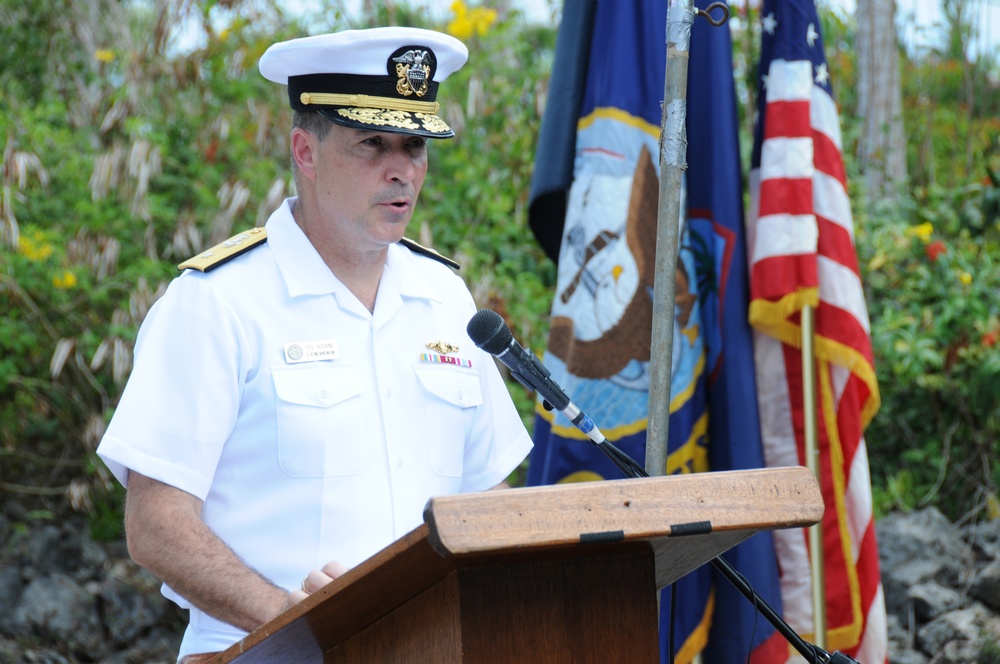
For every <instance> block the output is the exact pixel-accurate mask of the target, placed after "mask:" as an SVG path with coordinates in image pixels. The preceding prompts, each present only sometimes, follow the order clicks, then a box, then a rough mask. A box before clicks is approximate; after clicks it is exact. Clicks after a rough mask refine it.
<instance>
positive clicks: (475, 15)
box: [446, 0, 497, 39]
mask: <svg viewBox="0 0 1000 664" xmlns="http://www.w3.org/2000/svg"><path fill="white" fill-rule="evenodd" d="M451 12H452V13H453V14H454V15H455V19H454V20H453V21H452V22H451V23H449V24H448V27H447V28H446V30H447V31H448V34H450V35H451V36H452V37H455V38H456V39H468V38H470V37H471V36H472V35H473V34H477V35H479V36H480V37H482V36H483V35H485V34H486V32H487V30H489V28H490V26H491V25H493V23H494V22H495V21H496V20H497V10H495V9H484V8H483V7H474V8H472V9H471V10H470V9H469V7H468V6H467V5H466V4H465V3H464V2H462V0H455V2H453V3H451Z"/></svg>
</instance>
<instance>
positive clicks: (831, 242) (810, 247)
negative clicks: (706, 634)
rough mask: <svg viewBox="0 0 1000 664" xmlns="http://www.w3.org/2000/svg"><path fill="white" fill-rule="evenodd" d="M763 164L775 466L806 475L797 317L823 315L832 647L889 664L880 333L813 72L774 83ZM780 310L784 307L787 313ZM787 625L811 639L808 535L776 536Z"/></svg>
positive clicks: (822, 419) (764, 333) (760, 245)
mask: <svg viewBox="0 0 1000 664" xmlns="http://www.w3.org/2000/svg"><path fill="white" fill-rule="evenodd" d="M764 93H766V95H767V96H766V107H765V117H764V118H763V122H764V142H763V144H762V146H761V159H760V161H761V165H760V168H759V169H755V170H754V171H753V172H752V173H751V176H750V187H751V189H750V191H751V203H750V210H749V214H748V233H747V240H748V253H749V260H750V273H751V278H750V293H751V324H752V325H753V326H754V328H755V330H756V332H755V350H754V356H755V363H756V372H757V387H758V402H759V408H760V420H761V429H762V431H761V433H762V436H763V440H764V447H765V457H766V459H767V464H768V465H769V466H784V465H793V464H802V465H804V464H805V459H804V455H803V418H802V358H801V351H800V350H799V347H800V344H801V326H800V317H799V311H800V310H801V307H802V305H803V304H809V305H811V306H813V307H814V308H815V314H816V318H815V320H816V336H815V347H816V366H817V371H816V373H817V421H818V428H819V448H820V456H821V460H820V467H821V477H820V484H821V487H822V489H823V494H824V499H825V501H826V507H827V509H826V514H825V516H824V519H823V528H824V564H825V587H826V597H827V605H826V613H827V639H826V643H827V649H828V650H830V651H833V650H842V651H844V652H845V653H847V654H849V655H851V656H853V657H855V658H856V659H858V660H859V661H861V662H865V663H870V662H886V661H887V660H888V645H887V636H886V616H885V605H884V601H883V597H882V586H881V580H880V574H879V566H878V548H877V544H876V541H875V522H874V519H873V516H872V500H871V481H870V476H869V469H868V455H867V451H866V448H865V440H864V436H863V432H864V428H865V426H866V425H867V423H868V420H870V418H871V416H872V415H873V414H874V411H875V410H876V409H877V408H878V388H877V385H876V383H875V379H874V375H875V374H874V368H873V356H872V346H871V335H870V328H869V322H868V311H867V308H866V306H865V299H864V292H863V289H862V284H861V275H860V271H859V268H858V261H857V254H856V252H855V247H854V232H853V225H854V224H853V219H852V216H851V209H850V199H849V197H848V195H847V189H846V177H845V173H844V166H843V159H842V154H841V138H840V124H839V117H838V113H837V109H836V105H835V104H834V102H833V100H832V99H831V98H830V96H829V95H828V94H827V93H826V91H825V90H823V89H822V88H821V87H819V86H817V85H814V83H813V63H812V62H809V61H785V60H774V61H772V62H771V65H770V68H769V70H768V73H767V78H766V87H765V90H764ZM779 302H780V303H782V304H781V305H780V306H779V304H778V303H779ZM775 539H776V547H777V550H778V558H779V563H780V566H781V573H782V578H781V583H782V603H783V608H784V617H785V619H786V620H787V621H788V622H789V624H790V625H791V626H792V627H793V628H794V629H795V630H796V631H797V632H799V633H800V634H803V635H805V636H807V637H808V636H811V635H812V632H813V615H812V595H811V593H812V591H811V575H810V569H809V557H808V546H807V541H806V534H805V531H801V530H796V531H787V530H786V531H778V532H776V533H775Z"/></svg>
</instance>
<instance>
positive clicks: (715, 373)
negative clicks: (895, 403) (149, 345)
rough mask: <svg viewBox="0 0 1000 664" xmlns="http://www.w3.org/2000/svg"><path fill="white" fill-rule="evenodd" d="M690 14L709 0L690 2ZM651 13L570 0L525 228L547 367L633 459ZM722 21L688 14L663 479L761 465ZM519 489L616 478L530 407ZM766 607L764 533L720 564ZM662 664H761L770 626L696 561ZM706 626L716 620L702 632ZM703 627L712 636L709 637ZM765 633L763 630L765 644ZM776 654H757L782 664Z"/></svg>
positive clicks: (655, 21)
mask: <svg viewBox="0 0 1000 664" xmlns="http://www.w3.org/2000/svg"><path fill="white" fill-rule="evenodd" d="M698 4H699V5H701V6H703V4H707V3H698ZM666 11H667V6H666V3H664V2H660V1H658V0H617V1H616V2H598V1H596V0H567V2H566V5H565V7H564V11H563V22H562V24H561V25H560V29H559V35H558V40H557V54H556V60H555V64H554V68H553V75H552V84H551V88H550V96H549V106H548V107H547V108H546V113H545V118H544V120H543V124H542V132H541V137H540V142H539V149H538V157H537V159H536V170H535V176H534V178H533V181H532V202H531V209H530V222H531V226H532V229H533V231H534V232H535V234H536V237H537V238H538V240H539V243H540V244H541V245H542V246H543V248H545V249H546V251H547V252H548V253H549V254H550V256H552V257H553V259H555V260H557V261H558V280H557V286H556V293H555V298H554V300H553V305H552V319H551V328H550V334H549V341H548V348H547V350H546V352H545V355H544V362H545V365H546V367H547V368H548V369H549V370H550V371H551V372H552V376H553V379H554V380H555V381H556V382H557V383H558V384H559V385H561V386H562V387H563V388H564V389H565V391H566V392H567V393H568V394H569V395H570V396H571V397H572V399H573V401H574V403H576V404H577V405H578V406H579V407H580V408H581V409H582V410H583V411H584V412H586V413H587V414H588V415H589V416H590V417H591V418H592V419H593V420H594V422H595V423H596V424H597V426H598V427H600V429H601V431H602V432H603V433H604V434H605V436H607V437H608V439H609V440H611V441H612V442H613V443H614V444H615V445H616V446H617V447H619V448H620V449H622V450H623V451H624V452H625V453H626V454H628V455H629V456H631V457H632V458H634V459H637V460H640V461H641V460H642V459H643V457H644V454H645V445H646V424H647V415H648V404H649V380H648V371H649V362H650V341H651V329H652V297H653V272H654V260H655V251H656V246H655V245H656V224H657V199H658V188H659V183H658V167H659V164H658V163H657V162H658V157H657V155H658V153H659V147H658V144H659V134H660V121H661V101H662V99H663V81H664V67H665V61H666V50H665V28H666ZM731 58H732V50H731V42H730V35H729V29H728V27H727V26H722V27H717V28H716V27H712V26H710V25H709V24H708V23H707V22H706V21H704V20H703V19H697V20H696V21H695V25H694V27H693V30H692V36H691V52H690V64H689V92H688V115H687V122H688V140H689V150H688V163H689V169H688V186H687V191H686V196H685V200H684V201H683V202H682V209H684V210H686V212H687V213H686V215H685V220H684V223H683V226H682V227H681V232H680V241H681V247H680V252H679V256H678V264H677V273H676V279H677V282H676V285H677V287H676V301H675V320H674V342H673V357H672V378H671V396H670V398H671V403H670V426H669V441H668V459H667V468H666V472H667V473H668V474H673V473H689V472H705V471H709V470H730V469H744V468H758V467H763V465H764V464H763V455H762V452H761V444H760V436H759V424H758V421H757V410H756V409H757V404H756V387H755V384H754V380H755V379H754V370H753V352H752V347H751V335H750V329H749V326H748V325H747V309H746V307H747V293H746V254H745V246H744V241H743V210H742V180H741V169H740V162H739V148H738V140H737V131H738V127H737V119H736V101H735V92H734V87H733V73H732V59H731ZM534 442H535V449H534V450H533V451H532V455H531V459H530V462H529V466H528V477H527V482H528V484H531V485H537V484H552V483H558V482H572V481H588V480H600V479H618V478H620V477H621V474H620V472H619V471H618V470H617V469H616V468H615V467H614V466H613V465H612V464H611V463H610V462H609V461H608V460H607V459H606V458H605V457H604V455H603V454H601V453H600V451H599V450H597V449H596V448H595V447H594V446H593V445H592V444H590V443H589V442H588V440H587V439H586V437H585V436H584V435H583V434H582V433H580V432H579V431H577V430H576V429H575V428H574V427H573V425H572V424H571V423H570V422H569V421H568V420H566V418H565V417H564V416H562V415H561V414H558V413H552V412H547V411H545V410H544V409H543V408H542V407H541V406H540V405H539V407H538V408H537V409H536V418H535V430H534ZM726 558H727V559H728V560H730V562H732V563H733V564H734V565H735V566H736V567H737V568H738V569H740V570H741V571H742V572H743V573H744V574H746V575H747V576H748V577H750V579H751V583H752V584H753V585H754V587H755V588H756V589H757V590H758V592H760V593H761V594H762V595H763V596H764V597H765V599H767V600H768V601H769V602H771V603H772V605H774V606H778V605H779V604H780V596H779V594H778V591H777V588H778V584H777V566H776V562H775V555H774V549H773V543H772V541H771V539H770V535H769V534H763V535H757V536H755V537H754V538H751V539H750V540H748V541H747V542H744V543H743V544H741V545H740V546H739V547H737V548H736V549H733V550H731V551H730V552H728V553H727V554H726ZM675 586H676V588H675V590H676V593H677V595H676V600H677V602H676V606H677V607H678V609H677V612H676V615H674V616H671V615H670V611H669V606H670V603H669V601H666V599H667V598H666V597H665V601H663V602H662V604H661V607H662V611H661V630H660V632H661V645H662V648H661V650H662V653H663V658H664V661H667V660H668V659H669V655H670V653H669V648H668V644H667V636H668V634H669V628H670V621H671V620H672V621H673V632H674V650H675V653H674V655H675V661H677V662H688V661H691V659H692V658H693V657H694V655H695V654H697V653H698V652H701V651H705V653H706V655H707V656H710V661H738V660H740V659H743V660H746V659H747V657H748V654H749V655H750V657H751V661H768V660H767V658H768V657H771V656H772V655H773V654H774V653H776V652H778V651H779V650H780V651H781V652H785V651H786V646H785V644H784V642H783V641H781V640H780V636H779V635H777V634H776V633H775V632H774V630H773V629H772V628H771V626H770V625H769V624H767V622H766V621H764V620H762V619H761V620H758V619H757V618H758V617H757V616H755V615H754V609H753V607H752V606H751V605H750V604H749V603H748V602H746V601H745V600H744V599H743V598H742V596H740V595H738V594H737V593H736V591H735V590H734V589H732V588H731V587H729V586H728V582H726V581H723V580H719V581H718V582H715V581H714V579H713V570H712V569H711V568H710V567H709V566H704V567H702V568H700V569H698V570H695V571H694V572H692V573H691V574H688V575H687V576H685V577H683V578H682V579H680V580H679V581H678V582H677V583H676V584H675ZM713 625H714V627H713ZM710 631H711V634H710ZM775 636H778V638H777V639H776V638H775ZM781 659H782V658H781V657H775V658H774V659H773V660H771V661H780V660H781Z"/></svg>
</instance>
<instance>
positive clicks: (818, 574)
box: [802, 305, 826, 650]
mask: <svg viewBox="0 0 1000 664" xmlns="http://www.w3.org/2000/svg"><path fill="white" fill-rule="evenodd" d="M815 320H816V318H815V311H814V310H813V308H812V307H811V306H809V305H806V306H804V307H803V308H802V413H803V426H804V427H805V432H804V433H805V457H806V466H807V467H808V468H809V470H811V471H812V472H813V474H815V475H816V479H817V480H820V479H821V476H820V459H819V445H818V444H817V436H818V429H817V424H816V363H815V358H816V353H815V349H814V347H813V334H814V331H815V327H816V325H815ZM809 569H810V571H811V573H812V574H811V579H812V583H811V584H810V585H811V586H812V609H813V641H814V642H815V644H816V645H817V646H819V647H820V648H823V649H824V650H826V577H825V574H824V572H823V570H824V566H823V520H822V519H820V521H819V522H818V523H816V524H814V525H813V526H811V527H810V528H809Z"/></svg>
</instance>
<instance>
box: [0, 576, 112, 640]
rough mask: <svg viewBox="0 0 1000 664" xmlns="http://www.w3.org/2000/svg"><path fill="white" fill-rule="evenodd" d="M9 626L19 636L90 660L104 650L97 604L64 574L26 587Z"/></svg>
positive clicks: (34, 582)
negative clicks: (56, 645) (58, 645)
mask: <svg viewBox="0 0 1000 664" xmlns="http://www.w3.org/2000/svg"><path fill="white" fill-rule="evenodd" d="M11 626H12V629H13V631H14V632H15V633H16V634H18V635H20V636H37V637H40V638H42V639H46V640H48V641H51V642H55V643H63V644H66V647H67V648H68V649H69V650H70V651H72V652H75V653H85V654H87V655H88V656H91V657H93V656H100V655H103V654H104V653H105V652H106V650H107V645H106V643H105V641H104V638H103V629H102V625H101V618H100V615H99V614H98V612H97V602H96V601H95V600H94V598H93V597H91V596H90V594H88V593H87V592H86V591H85V590H84V589H83V588H81V587H80V586H79V585H77V583H76V582H75V581H73V579H71V578H70V577H68V576H66V575H65V574H61V573H55V574H53V575H52V576H49V577H42V578H39V579H36V580H34V581H32V582H31V583H30V584H28V587H27V588H25V589H24V592H23V593H22V595H21V600H20V602H19V603H18V606H17V608H16V609H15V610H14V614H13V617H12V619H11Z"/></svg>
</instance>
